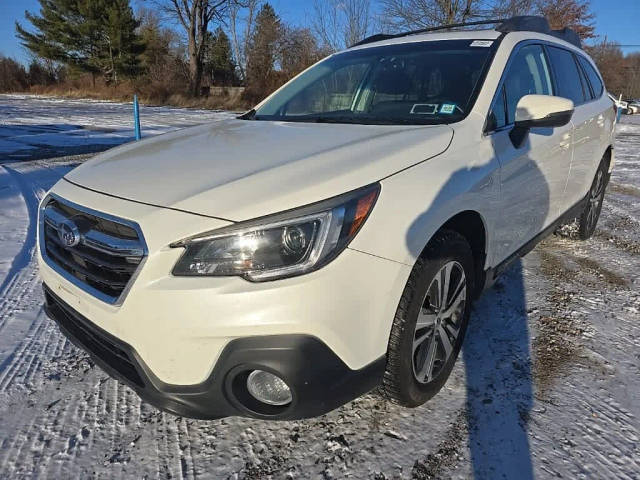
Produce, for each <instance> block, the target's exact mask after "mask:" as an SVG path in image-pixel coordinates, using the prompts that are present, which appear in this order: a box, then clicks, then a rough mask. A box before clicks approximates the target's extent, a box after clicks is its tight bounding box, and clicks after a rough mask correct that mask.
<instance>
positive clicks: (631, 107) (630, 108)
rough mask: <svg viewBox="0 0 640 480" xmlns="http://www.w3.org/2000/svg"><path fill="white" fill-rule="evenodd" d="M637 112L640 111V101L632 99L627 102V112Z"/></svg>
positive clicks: (629, 113) (633, 113) (631, 113)
mask: <svg viewBox="0 0 640 480" xmlns="http://www.w3.org/2000/svg"><path fill="white" fill-rule="evenodd" d="M637 113H640V102H638V101H635V100H632V101H631V102H629V103H628V104H627V114H628V115H635V114H637Z"/></svg>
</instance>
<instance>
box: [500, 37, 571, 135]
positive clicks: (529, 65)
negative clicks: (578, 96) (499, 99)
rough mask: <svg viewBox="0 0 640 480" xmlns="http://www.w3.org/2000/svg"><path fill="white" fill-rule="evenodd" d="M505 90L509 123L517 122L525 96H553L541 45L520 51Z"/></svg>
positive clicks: (526, 47)
mask: <svg viewBox="0 0 640 480" xmlns="http://www.w3.org/2000/svg"><path fill="white" fill-rule="evenodd" d="M578 81H579V80H578ZM504 88H505V95H506V107H507V120H506V121H507V123H513V122H514V121H515V118H516V106H517V105H518V102H519V101H520V99H521V98H522V97H524V96H525V95H553V87H552V84H551V74H550V73H549V66H548V65H547V61H546V58H545V54H544V50H543V49H542V47H541V46H540V45H527V46H524V47H522V48H521V49H520V50H518V52H517V53H516V55H515V57H514V58H513V60H512V62H511V63H510V65H509V70H508V72H507V76H506V77H505V81H504Z"/></svg>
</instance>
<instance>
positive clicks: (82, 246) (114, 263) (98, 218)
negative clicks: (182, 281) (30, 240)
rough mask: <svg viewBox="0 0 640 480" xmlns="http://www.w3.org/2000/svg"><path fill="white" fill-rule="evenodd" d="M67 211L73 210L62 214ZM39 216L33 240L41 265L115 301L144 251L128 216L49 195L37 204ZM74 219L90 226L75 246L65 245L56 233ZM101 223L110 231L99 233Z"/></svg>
mask: <svg viewBox="0 0 640 480" xmlns="http://www.w3.org/2000/svg"><path fill="white" fill-rule="evenodd" d="M52 204H53V205H52ZM56 207H60V208H56ZM69 210H72V211H74V213H73V214H70V213H68V212H69ZM39 214H40V215H39V217H40V218H39V222H38V240H39V245H40V246H39V248H40V254H41V255H42V258H43V260H44V261H45V263H46V264H47V265H48V266H49V267H51V268H52V269H53V270H55V272H56V273H58V274H59V275H60V276H62V277H64V278H65V279H66V280H68V281H69V282H71V283H72V284H74V285H75V286H76V287H78V288H80V289H81V290H83V291H85V292H87V293H89V294H90V295H92V296H94V297H96V298H98V299H99V300H101V301H103V302H105V303H108V304H111V305H115V306H118V305H121V304H122V302H123V301H124V299H125V297H126V295H127V293H128V292H129V290H130V289H131V285H132V284H133V282H135V279H136V277H137V276H138V274H139V272H140V270H141V269H142V267H143V265H144V263H145V261H146V259H147V255H148V250H147V245H146V243H145V240H144V236H143V234H142V230H141V229H140V226H139V225H138V224H137V223H135V222H132V221H130V220H126V219H123V218H120V217H115V216H113V215H109V214H107V213H103V212H99V211H97V210H93V209H91V208H88V207H84V206H82V205H78V204H75V203H73V202H70V201H69V200H65V199H63V198H61V197H60V196H58V195H56V194H53V193H50V194H49V195H47V197H46V198H45V199H44V200H43V201H42V202H41V204H40V209H39ZM76 217H81V218H80V220H82V221H85V223H86V222H89V223H90V224H91V225H89V226H87V225H83V226H84V228H83V229H82V230H83V232H82V234H81V236H80V240H79V242H78V244H77V245H74V246H72V247H68V246H65V245H64V244H63V243H64V242H63V240H62V239H61V238H59V237H58V232H59V231H60V228H61V225H62V224H63V223H64V222H68V221H69V220H71V219H74V218H76ZM92 222H93V223H92ZM107 223H110V225H107ZM105 225H107V226H109V227H110V229H108V230H106V231H108V232H110V233H113V232H115V233H114V234H113V235H110V234H108V233H105V229H104V228H102V227H104V226H105ZM100 228H101V229H102V230H103V231H100V230H99V229H100ZM54 231H55V234H54V233H53V232H54ZM121 231H125V235H126V237H127V238H125V237H124V236H122V237H119V236H116V235H118V234H119V233H120V232H121ZM133 232H135V235H136V236H137V239H133V238H129V237H132V236H134V233H133ZM87 264H88V265H87ZM89 267H91V268H89ZM70 270H71V271H70ZM79 277H81V278H79ZM82 278H84V280H83V279H82ZM90 283H93V285H91V284H90ZM100 287H103V288H100ZM105 287H106V288H105ZM111 293H114V294H111ZM116 293H117V294H116Z"/></svg>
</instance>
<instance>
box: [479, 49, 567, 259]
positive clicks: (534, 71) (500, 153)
mask: <svg viewBox="0 0 640 480" xmlns="http://www.w3.org/2000/svg"><path fill="white" fill-rule="evenodd" d="M529 94H539V95H553V94H554V87H553V81H552V74H551V67H550V65H549V62H548V60H547V56H546V54H545V51H544V48H543V47H542V45H539V44H535V43H529V44H524V45H521V46H520V47H519V48H517V49H516V50H515V51H514V52H513V53H512V55H511V58H510V60H509V62H508V64H507V67H506V70H505V73H504V75H503V79H502V81H501V84H500V87H499V90H498V92H497V94H496V97H495V98H494V102H493V106H492V109H491V112H490V114H489V118H488V125H487V130H488V135H489V136H490V138H491V141H492V143H493V148H494V150H495V152H496V155H497V157H498V160H499V161H500V178H501V199H500V206H501V211H500V215H499V216H498V220H497V222H496V249H495V251H496V256H495V257H494V261H495V263H499V262H500V261H502V260H504V259H505V258H507V257H508V256H509V255H511V254H512V253H514V252H515V251H516V250H518V249H519V248H520V247H522V246H523V245H524V244H526V243H527V242H528V241H529V240H531V239H532V238H533V237H535V236H536V235H537V234H538V233H540V232H541V231H542V230H543V229H544V228H545V227H547V226H548V225H550V224H551V223H552V222H553V221H554V220H556V219H557V218H558V216H559V214H560V210H561V209H562V208H563V206H564V204H565V200H564V190H565V186H566V183H567V177H568V174H569V168H570V164H571V125H570V124H568V125H565V126H563V127H559V128H533V129H531V131H530V132H529V134H528V136H527V139H526V140H525V142H524V143H523V144H522V146H521V147H520V148H515V147H514V146H513V143H512V141H511V139H510V138H509V132H510V131H511V130H512V128H513V123H514V119H515V112H516V105H517V104H518V101H519V100H520V99H521V98H522V97H523V96H525V95H529Z"/></svg>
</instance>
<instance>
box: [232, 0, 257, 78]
mask: <svg viewBox="0 0 640 480" xmlns="http://www.w3.org/2000/svg"><path fill="white" fill-rule="evenodd" d="M259 4H260V1H259V0H245V1H244V2H233V3H232V4H231V5H229V30H230V33H231V47H232V48H233V55H234V57H235V59H236V63H237V65H238V71H239V72H238V73H239V74H240V78H241V79H242V80H243V81H246V76H247V74H246V72H247V51H248V49H249V41H250V39H251V35H252V33H253V28H254V25H255V20H256V12H257V11H258V6H259ZM241 24H244V25H243V26H244V28H243V31H242V33H239V32H238V30H239V28H240V25H241Z"/></svg>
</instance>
